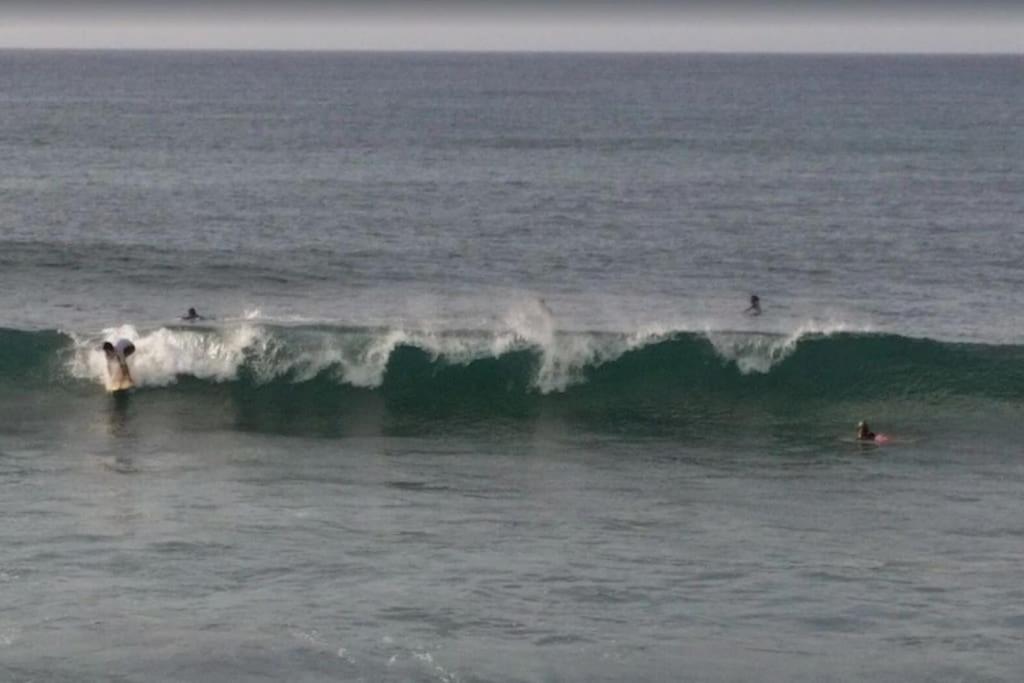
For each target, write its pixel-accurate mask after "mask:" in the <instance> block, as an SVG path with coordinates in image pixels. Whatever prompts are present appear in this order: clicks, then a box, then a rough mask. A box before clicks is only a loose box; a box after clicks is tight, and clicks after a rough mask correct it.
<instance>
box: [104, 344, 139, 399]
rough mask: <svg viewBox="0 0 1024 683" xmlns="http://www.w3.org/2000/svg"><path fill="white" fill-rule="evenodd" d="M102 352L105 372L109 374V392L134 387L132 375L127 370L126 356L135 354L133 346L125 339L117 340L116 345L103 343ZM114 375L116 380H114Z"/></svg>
mask: <svg viewBox="0 0 1024 683" xmlns="http://www.w3.org/2000/svg"><path fill="white" fill-rule="evenodd" d="M102 351H103V353H104V354H106V356H107V372H108V374H110V385H109V387H108V388H110V387H113V388H112V389H111V390H120V389H128V388H130V387H132V386H133V385H134V381H133V380H132V373H131V372H129V370H128V356H130V355H132V354H133V353H135V344H132V343H131V342H130V341H128V340H127V339H118V340H117V343H116V344H111V343H110V342H103V347H102ZM115 375H116V376H117V379H116V380H115Z"/></svg>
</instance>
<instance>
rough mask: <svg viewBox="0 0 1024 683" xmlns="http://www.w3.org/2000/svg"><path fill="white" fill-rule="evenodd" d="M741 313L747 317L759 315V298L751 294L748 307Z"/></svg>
mask: <svg viewBox="0 0 1024 683" xmlns="http://www.w3.org/2000/svg"><path fill="white" fill-rule="evenodd" d="M743 312H744V313H746V314H747V315H761V297H759V296H758V295H757V294H751V295H750V306H749V308H747V310H745V311H743Z"/></svg>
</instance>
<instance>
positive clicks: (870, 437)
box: [857, 420, 876, 441]
mask: <svg viewBox="0 0 1024 683" xmlns="http://www.w3.org/2000/svg"><path fill="white" fill-rule="evenodd" d="M875 436H876V434H875V433H874V432H873V431H871V428H870V427H868V423H867V422H865V421H864V420H861V421H860V422H858V423H857V441H874V440H875Z"/></svg>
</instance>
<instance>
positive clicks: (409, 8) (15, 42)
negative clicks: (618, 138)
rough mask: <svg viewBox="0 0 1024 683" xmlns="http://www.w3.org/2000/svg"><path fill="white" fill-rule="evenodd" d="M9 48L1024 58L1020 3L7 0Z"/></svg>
mask: <svg viewBox="0 0 1024 683" xmlns="http://www.w3.org/2000/svg"><path fill="white" fill-rule="evenodd" d="M0 47H26V48H32V47H61V48H142V49H168V48H170V49H278V50H279V49H306V50H309V49H313V50H543V51H549V50H554V51H560V50H577V51H578V50H593V51H645V52H646V51H655V52H661V51H668V52H694V51H701V52H704V51H714V52H982V53H984V52H1012V53H1024V0H1012V1H1011V0H974V1H967V0H930V1H925V0H888V1H886V0H782V1H778V0H776V1H771V0H761V1H756V0H718V1H714V0H633V1H631V2H630V1H625V2H614V1H612V0H561V1H560V2H556V1H554V0H518V1H515V2H500V1H499V0H441V1H437V0H417V1H410V0H404V1H401V0H291V1H289V2H285V1H281V2H276V3H275V2H266V1H259V0H256V1H253V0H205V1H200V0H173V1H171V0H167V1H163V2H161V1H158V0H75V1H74V2H66V1H65V2H60V1H57V0H35V1H34V2H22V1H21V0H6V1H4V2H3V3H2V5H0Z"/></svg>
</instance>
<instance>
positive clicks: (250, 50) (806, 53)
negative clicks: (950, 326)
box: [0, 44, 1024, 57]
mask: <svg viewBox="0 0 1024 683" xmlns="http://www.w3.org/2000/svg"><path fill="white" fill-rule="evenodd" d="M0 52H142V53H160V52H165V53H166V52H171V53H188V52H194V53H195V52H198V53H203V52H206V53H211V52H212V53H224V54H228V53H235V54H261V53H275V54H378V55H403V54H404V55H414V54H436V55H444V54H448V55H595V56H630V55H636V56H645V55H646V56H672V55H688V56H701V55H704V56H737V57H1024V49H1022V50H1020V51H1006V50H999V51H984V50H951V51H942V50H907V51H901V50H792V51H790V50H731V49H723V50H709V49H701V50H685V49H680V50H629V49H623V50H594V49H574V48H564V49H544V50H534V49H508V48H505V49H493V50H488V49H479V48H459V47H452V48H415V49H407V50H406V49H395V48H384V49H378V48H360V47H338V48H333V47H322V48H320V47H311V48H294V47H273V46H269V47H189V46H176V47H123V46H73V45H67V46H40V47H33V46H27V45H2V44H0Z"/></svg>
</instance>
